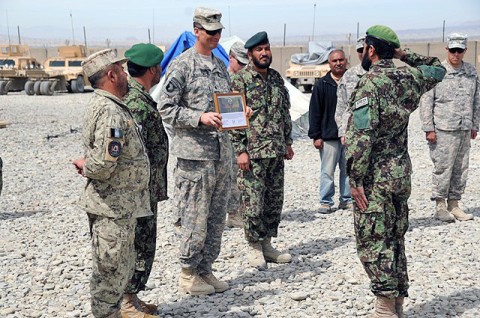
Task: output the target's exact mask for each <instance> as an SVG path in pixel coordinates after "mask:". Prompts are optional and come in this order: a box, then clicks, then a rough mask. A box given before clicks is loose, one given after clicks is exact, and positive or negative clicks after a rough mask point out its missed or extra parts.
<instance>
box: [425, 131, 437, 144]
mask: <svg viewBox="0 0 480 318" xmlns="http://www.w3.org/2000/svg"><path fill="white" fill-rule="evenodd" d="M425 138H426V139H427V141H428V142H429V143H431V144H434V143H436V142H437V134H436V133H435V132H434V131H427V132H426V133H425Z"/></svg>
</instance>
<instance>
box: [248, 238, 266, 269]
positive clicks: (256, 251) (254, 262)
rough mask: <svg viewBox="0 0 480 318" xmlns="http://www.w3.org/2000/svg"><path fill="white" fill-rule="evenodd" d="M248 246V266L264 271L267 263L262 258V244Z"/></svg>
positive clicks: (249, 244)
mask: <svg viewBox="0 0 480 318" xmlns="http://www.w3.org/2000/svg"><path fill="white" fill-rule="evenodd" d="M248 246H250V252H249V254H248V262H249V263H250V266H252V267H255V268H258V269H266V268H267V262H266V261H265V257H264V256H263V251H262V243H260V242H257V243H248Z"/></svg>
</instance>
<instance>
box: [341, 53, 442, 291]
mask: <svg viewBox="0 0 480 318" xmlns="http://www.w3.org/2000/svg"><path fill="white" fill-rule="evenodd" d="M406 53H407V55H406V57H405V59H404V62H405V63H407V64H408V65H411V66H414V67H415V68H414V67H407V68H406V69H399V68H396V67H395V65H394V64H393V61H392V60H389V59H381V60H379V61H377V62H375V63H374V64H373V65H372V66H371V68H370V70H369V72H368V73H366V74H365V75H364V76H363V77H362V78H361V79H360V81H359V83H358V87H357V90H356V91H355V92H354V93H353V95H352V97H351V99H350V107H351V108H352V109H353V116H351V117H350V120H349V124H348V128H347V133H346V142H347V173H348V174H349V176H350V185H351V186H352V187H361V186H363V188H364V191H365V195H366V198H367V200H368V207H367V210H366V211H363V212H362V211H361V210H360V209H359V208H358V206H357V205H356V204H355V207H354V226H355V235H356V241H357V253H358V256H359V258H360V261H361V262H362V264H363V266H364V268H365V271H366V272H367V274H368V276H369V278H370V281H371V290H372V292H373V293H374V294H375V295H377V296H383V297H387V298H395V297H402V296H403V297H404V296H408V275H407V260H406V257H405V241H404V235H405V233H406V231H407V229H408V205H407V200H408V198H409V196H410V191H411V183H410V175H411V173H412V166H411V162H410V157H409V155H408V136H407V127H408V120H409V116H410V114H411V113H412V112H413V111H414V110H415V109H416V108H417V107H418V103H419V100H420V97H421V96H422V94H423V93H425V92H426V91H428V90H430V89H431V88H433V87H434V85H435V84H436V83H438V82H440V81H441V80H442V78H443V75H444V71H445V69H444V68H443V67H442V66H441V63H440V61H439V60H438V59H437V58H434V57H424V56H421V55H418V54H415V53H412V52H410V51H409V50H406Z"/></svg>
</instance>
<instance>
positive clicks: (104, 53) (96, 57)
mask: <svg viewBox="0 0 480 318" xmlns="http://www.w3.org/2000/svg"><path fill="white" fill-rule="evenodd" d="M127 60H128V59H125V58H121V57H117V54H116V53H115V51H114V50H113V49H105V50H101V51H98V52H95V53H93V54H91V55H90V56H89V57H87V59H86V60H84V61H83V62H82V68H83V72H84V73H85V75H86V76H87V77H90V76H92V75H95V74H97V73H98V72H100V71H102V70H104V69H106V68H107V67H108V66H110V65H112V64H115V63H118V62H120V63H121V64H123V63H125V62H126V61H127Z"/></svg>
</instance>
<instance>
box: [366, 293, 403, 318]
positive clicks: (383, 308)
mask: <svg viewBox="0 0 480 318" xmlns="http://www.w3.org/2000/svg"><path fill="white" fill-rule="evenodd" d="M369 318H399V317H398V316H397V314H396V313H395V299H389V298H387V297H382V296H377V301H376V302H375V311H374V312H373V314H371V315H370V316H369Z"/></svg>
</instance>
